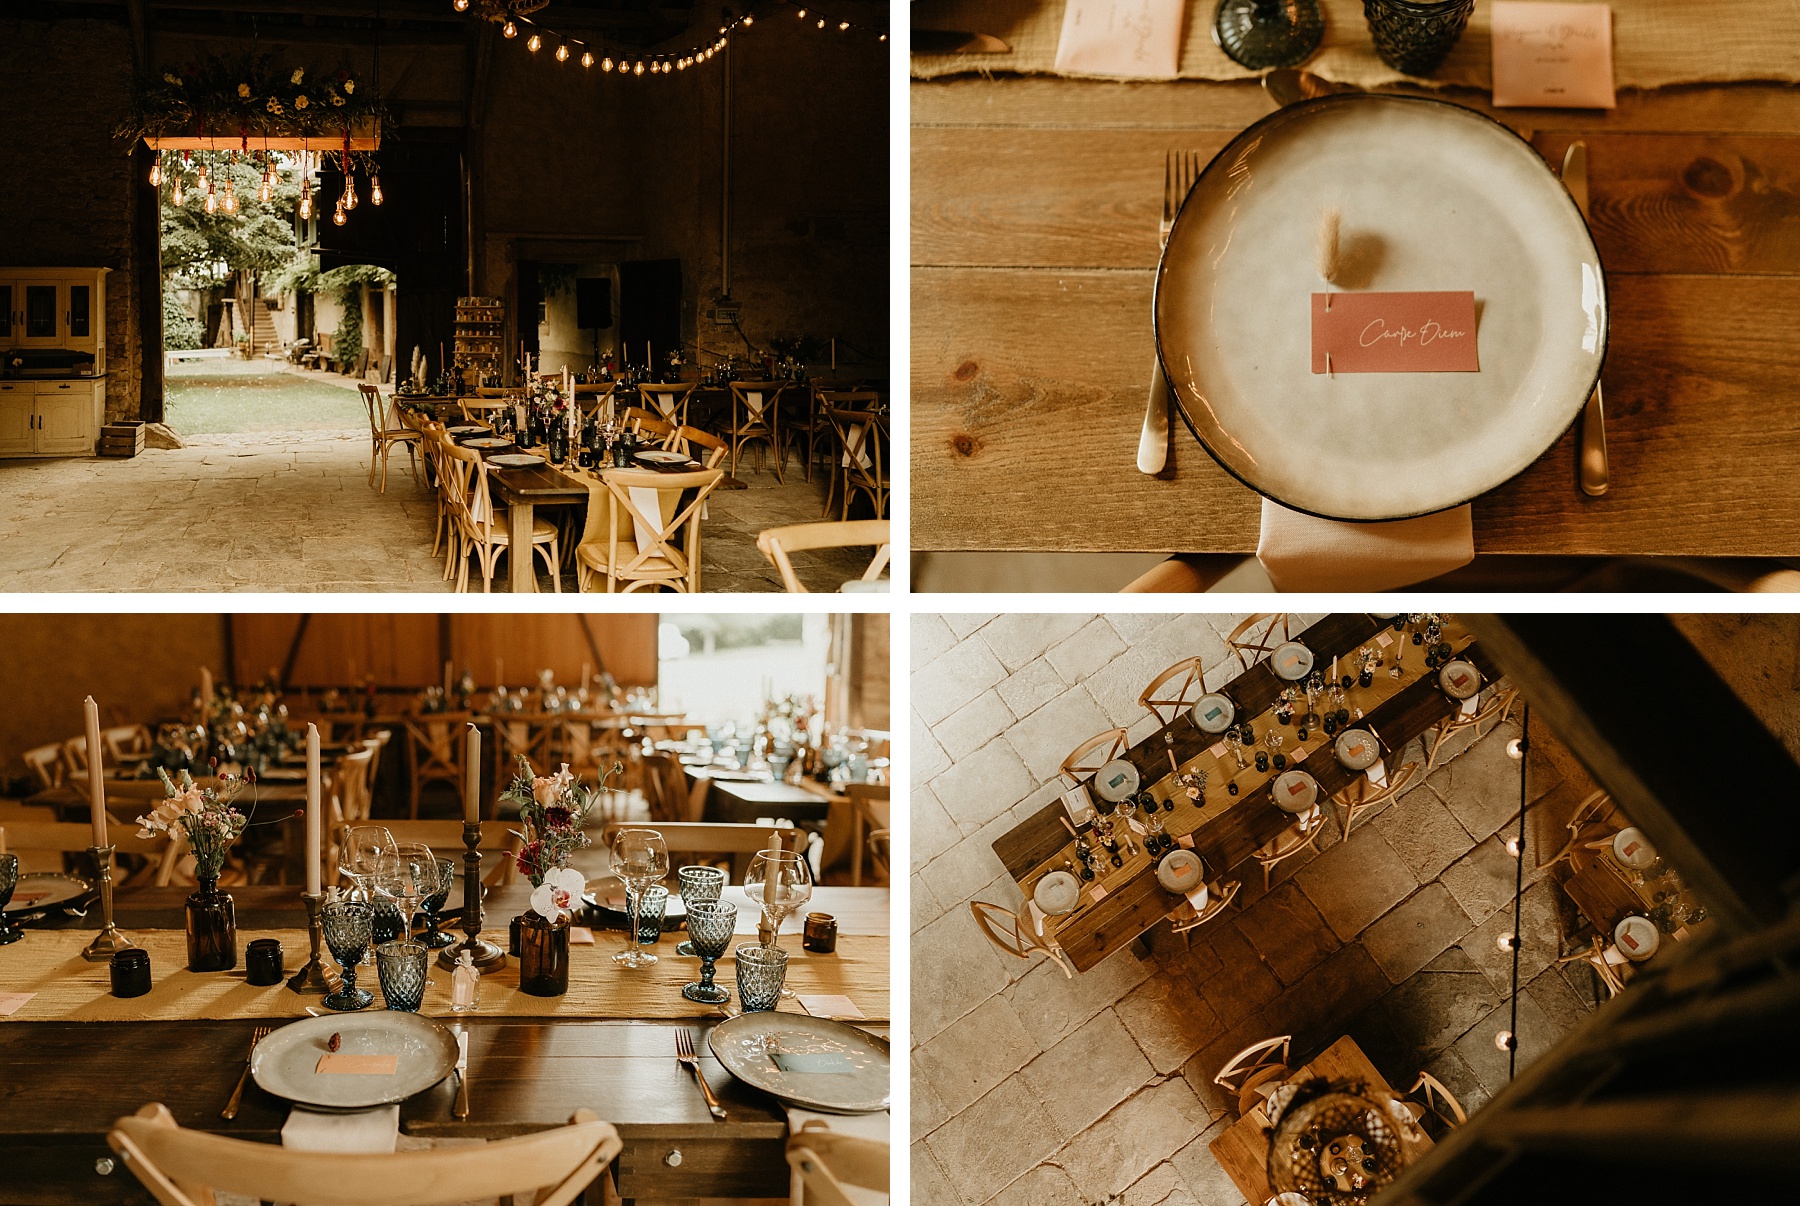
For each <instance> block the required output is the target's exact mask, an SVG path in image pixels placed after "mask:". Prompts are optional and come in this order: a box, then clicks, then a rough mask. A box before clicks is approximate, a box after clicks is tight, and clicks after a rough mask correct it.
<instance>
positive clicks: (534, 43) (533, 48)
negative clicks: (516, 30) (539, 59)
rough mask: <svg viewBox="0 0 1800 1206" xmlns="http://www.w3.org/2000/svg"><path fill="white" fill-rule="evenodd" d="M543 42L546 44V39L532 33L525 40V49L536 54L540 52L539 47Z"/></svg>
mask: <svg viewBox="0 0 1800 1206" xmlns="http://www.w3.org/2000/svg"><path fill="white" fill-rule="evenodd" d="M543 44H544V39H542V38H540V37H538V36H537V35H536V34H532V35H531V37H530V38H529V39H527V40H526V42H525V49H526V50H529V51H530V52H531V53H532V54H536V53H537V52H538V48H539V47H541V46H542V45H543Z"/></svg>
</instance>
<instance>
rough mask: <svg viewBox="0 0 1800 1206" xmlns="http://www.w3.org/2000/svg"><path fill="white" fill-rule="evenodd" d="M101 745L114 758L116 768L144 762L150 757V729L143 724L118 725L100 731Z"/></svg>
mask: <svg viewBox="0 0 1800 1206" xmlns="http://www.w3.org/2000/svg"><path fill="white" fill-rule="evenodd" d="M100 744H101V745H104V746H105V747H106V752H107V754H108V755H110V756H111V757H112V760H113V765H114V766H124V765H126V764H127V763H131V762H142V761H143V760H144V759H145V758H148V757H149V756H150V728H149V726H148V725H142V724H117V725H114V726H113V727H112V728H110V729H101V730H100Z"/></svg>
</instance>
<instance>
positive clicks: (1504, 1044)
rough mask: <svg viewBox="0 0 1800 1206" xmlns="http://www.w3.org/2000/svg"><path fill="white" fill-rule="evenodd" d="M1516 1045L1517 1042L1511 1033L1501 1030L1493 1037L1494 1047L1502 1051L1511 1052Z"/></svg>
mask: <svg viewBox="0 0 1800 1206" xmlns="http://www.w3.org/2000/svg"><path fill="white" fill-rule="evenodd" d="M1518 1045H1519V1042H1518V1040H1517V1039H1515V1038H1514V1037H1513V1032H1512V1031H1510V1030H1502V1031H1500V1032H1499V1033H1498V1034H1496V1035H1494V1046H1496V1047H1498V1048H1500V1050H1502V1051H1511V1050H1512V1049H1513V1048H1514V1047H1516V1046H1518Z"/></svg>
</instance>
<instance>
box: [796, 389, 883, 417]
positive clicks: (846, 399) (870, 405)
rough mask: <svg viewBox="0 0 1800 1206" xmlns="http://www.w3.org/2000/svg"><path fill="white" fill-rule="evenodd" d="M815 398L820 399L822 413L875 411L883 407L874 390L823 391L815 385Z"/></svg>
mask: <svg viewBox="0 0 1800 1206" xmlns="http://www.w3.org/2000/svg"><path fill="white" fill-rule="evenodd" d="M813 397H814V398H816V399H818V404H819V410H820V413H825V412H827V411H833V410H875V409H877V408H879V407H880V406H881V395H880V394H879V393H877V392H876V391H875V390H872V389H847V390H838V389H821V388H819V387H818V386H816V385H815V386H814V388H813Z"/></svg>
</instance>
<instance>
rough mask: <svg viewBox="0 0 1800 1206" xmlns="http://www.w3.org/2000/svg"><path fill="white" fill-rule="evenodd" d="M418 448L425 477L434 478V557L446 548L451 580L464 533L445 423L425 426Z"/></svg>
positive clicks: (445, 563)
mask: <svg viewBox="0 0 1800 1206" xmlns="http://www.w3.org/2000/svg"><path fill="white" fill-rule="evenodd" d="M419 437H420V439H419V449H420V451H421V453H423V455H424V457H425V470H426V475H427V476H428V477H429V478H430V479H431V482H432V485H433V488H434V491H435V493H436V495H437V519H436V524H435V526H434V527H433V530H432V533H431V555H432V556H433V557H435V556H437V552H438V549H439V548H444V549H445V553H444V575H443V576H444V579H445V580H446V581H448V580H449V578H450V576H451V574H452V572H453V567H454V566H455V565H456V561H457V557H456V542H457V541H458V540H460V539H461V538H462V537H461V532H460V531H459V529H458V528H457V524H456V504H455V501H454V499H453V497H452V486H453V484H454V483H453V480H452V479H453V477H454V474H453V473H452V471H451V466H450V460H451V458H450V456H449V454H448V453H447V452H446V451H445V449H446V448H448V447H449V446H450V437H449V435H448V434H447V433H446V432H445V431H444V425H443V424H442V423H424V424H422V425H421V426H420V428H419Z"/></svg>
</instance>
